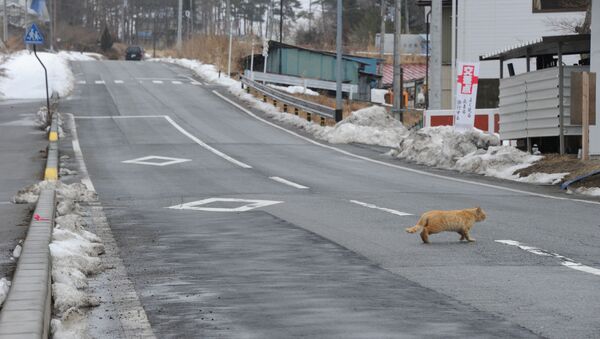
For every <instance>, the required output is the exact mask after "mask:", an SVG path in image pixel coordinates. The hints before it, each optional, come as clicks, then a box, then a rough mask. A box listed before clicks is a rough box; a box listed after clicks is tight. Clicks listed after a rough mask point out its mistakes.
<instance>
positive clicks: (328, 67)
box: [267, 47, 361, 85]
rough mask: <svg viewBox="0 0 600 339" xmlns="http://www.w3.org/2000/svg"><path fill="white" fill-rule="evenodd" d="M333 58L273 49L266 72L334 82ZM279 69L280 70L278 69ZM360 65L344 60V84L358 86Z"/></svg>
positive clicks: (298, 51)
mask: <svg viewBox="0 0 600 339" xmlns="http://www.w3.org/2000/svg"><path fill="white" fill-rule="evenodd" d="M280 58H281V65H280ZM335 60H336V58H335V56H332V55H326V54H321V53H317V52H311V51H306V50H302V49H294V48H279V47H278V48H274V49H273V51H271V52H270V53H269V58H268V60H267V70H268V72H270V73H279V74H285V75H292V76H297V77H304V78H312V79H320V80H326V81H335V80H336V78H335ZM280 67H281V69H280ZM360 67H361V64H360V63H359V62H357V61H353V60H348V59H344V63H343V70H342V72H343V75H344V82H349V83H351V84H355V85H357V84H358V78H359V73H358V71H359V69H360Z"/></svg>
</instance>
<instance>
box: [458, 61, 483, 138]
mask: <svg viewBox="0 0 600 339" xmlns="http://www.w3.org/2000/svg"><path fill="white" fill-rule="evenodd" d="M457 75H458V76H457V79H456V107H455V108H454V129H456V130H459V131H466V130H470V129H472V128H473V127H474V126H475V104H476V103H477V84H478V83H479V63H478V62H471V63H465V62H459V63H458V70H457Z"/></svg>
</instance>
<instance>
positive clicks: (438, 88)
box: [427, 0, 442, 109]
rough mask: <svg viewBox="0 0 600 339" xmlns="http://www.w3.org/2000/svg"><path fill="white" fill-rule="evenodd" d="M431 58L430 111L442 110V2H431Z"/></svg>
mask: <svg viewBox="0 0 600 339" xmlns="http://www.w3.org/2000/svg"><path fill="white" fill-rule="evenodd" d="M430 25H431V33H430V36H431V38H430V39H431V57H430V62H429V79H428V80H429V83H428V84H427V90H428V91H429V107H428V108H429V109H442V0H433V1H432V2H431V22H430Z"/></svg>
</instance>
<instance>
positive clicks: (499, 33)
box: [456, 0, 585, 78]
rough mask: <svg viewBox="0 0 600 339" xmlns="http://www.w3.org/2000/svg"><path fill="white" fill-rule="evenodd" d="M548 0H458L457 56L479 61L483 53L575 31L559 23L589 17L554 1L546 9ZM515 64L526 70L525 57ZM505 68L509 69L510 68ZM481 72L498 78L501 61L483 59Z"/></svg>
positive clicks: (518, 71)
mask: <svg viewBox="0 0 600 339" xmlns="http://www.w3.org/2000/svg"><path fill="white" fill-rule="evenodd" d="M559 1H560V0H558V1H554V2H559ZM545 3H546V1H542V0H502V1H497V0H460V1H458V9H457V11H458V15H457V32H458V34H457V46H456V50H457V59H458V60H464V61H477V60H479V56H481V55H484V54H488V53H493V52H495V51H498V50H502V49H506V48H509V47H512V46H515V45H520V44H523V43H528V42H532V41H534V40H537V39H539V38H541V37H542V36H552V35H563V34H570V33H575V32H572V31H571V32H567V31H565V30H564V29H561V28H560V27H559V26H558V24H559V23H560V22H579V21H583V19H584V18H585V12H584V11H581V10H580V11H574V10H573V9H562V10H561V9H558V8H553V6H552V3H553V1H549V2H548V5H546V6H547V7H546V8H545V9H544V7H542V6H543V5H544V4H545ZM505 67H506V65H505ZM514 67H515V72H516V73H517V74H518V73H523V72H525V70H526V69H525V62H524V61H520V62H515V63H514ZM504 71H505V72H506V73H508V72H507V69H505V70H504ZM480 72H481V73H480V75H481V78H498V77H499V72H500V69H499V67H498V63H497V62H483V63H482V64H481V70H480Z"/></svg>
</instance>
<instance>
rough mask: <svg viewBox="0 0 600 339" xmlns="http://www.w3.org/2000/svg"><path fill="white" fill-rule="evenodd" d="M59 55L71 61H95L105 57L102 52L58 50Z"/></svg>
mask: <svg viewBox="0 0 600 339" xmlns="http://www.w3.org/2000/svg"><path fill="white" fill-rule="evenodd" d="M58 56H59V57H61V58H64V59H66V60H69V61H94V60H102V59H104V56H103V55H102V54H98V53H91V52H75V51H60V52H58Z"/></svg>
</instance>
